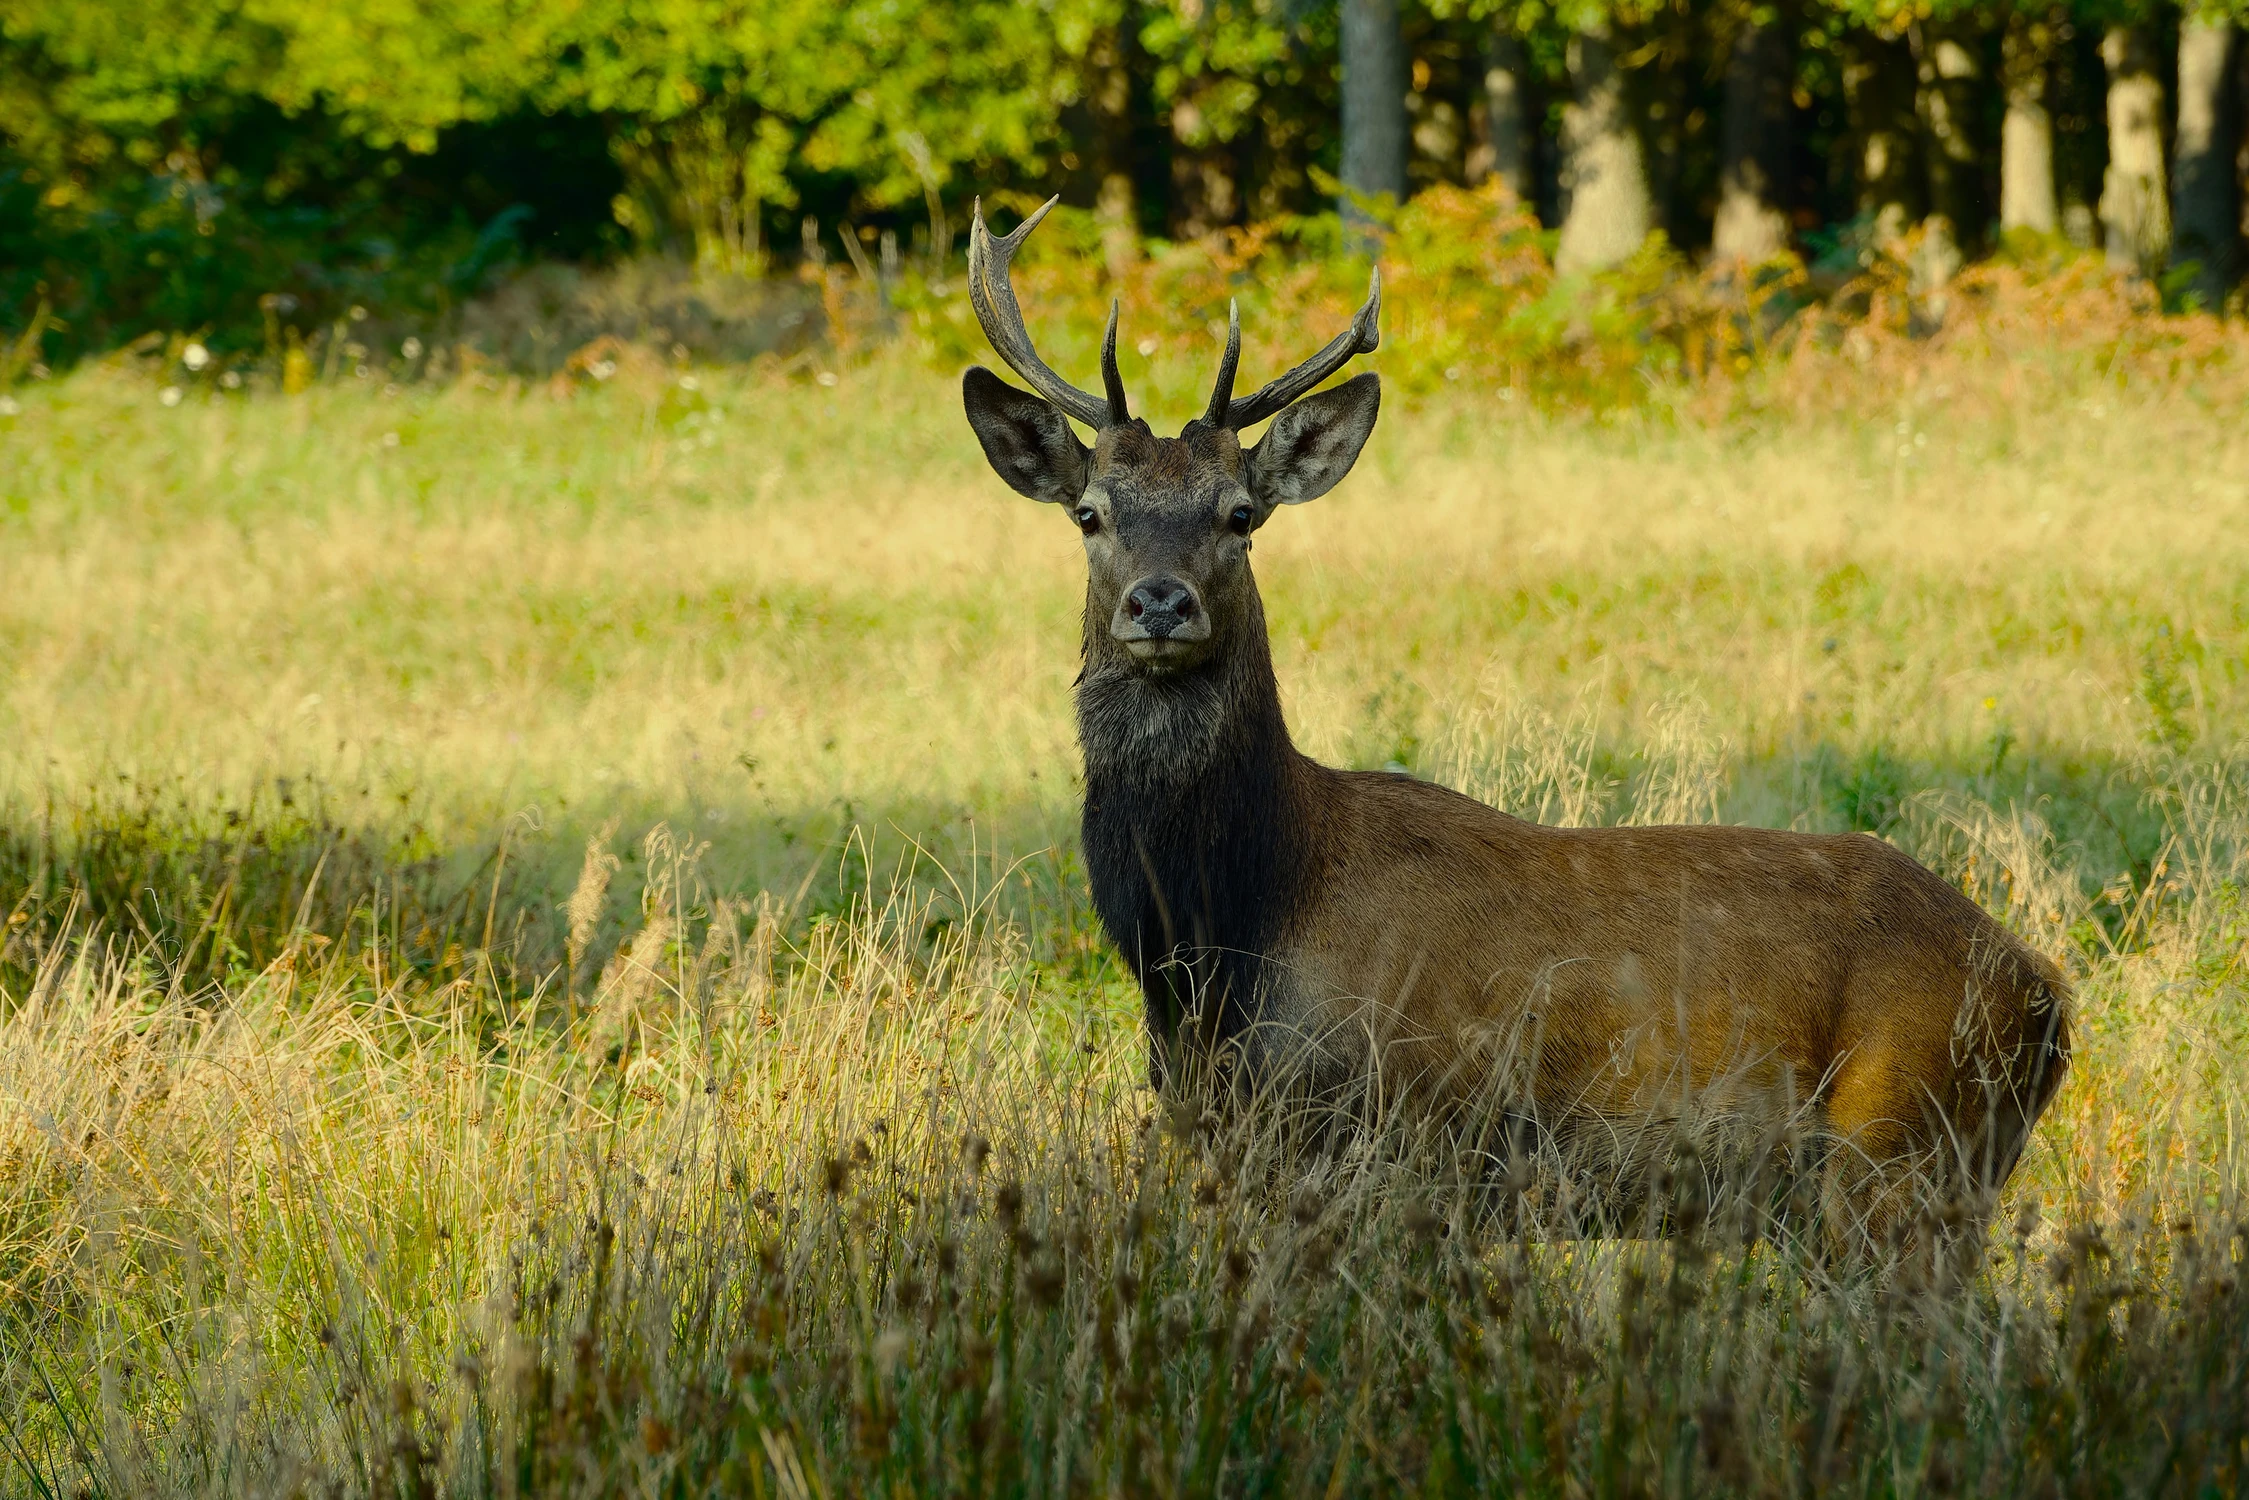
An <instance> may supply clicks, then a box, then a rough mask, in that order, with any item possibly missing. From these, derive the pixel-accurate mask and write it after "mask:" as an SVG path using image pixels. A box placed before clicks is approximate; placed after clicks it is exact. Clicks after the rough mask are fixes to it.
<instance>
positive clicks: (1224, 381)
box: [1018, 231, 1382, 432]
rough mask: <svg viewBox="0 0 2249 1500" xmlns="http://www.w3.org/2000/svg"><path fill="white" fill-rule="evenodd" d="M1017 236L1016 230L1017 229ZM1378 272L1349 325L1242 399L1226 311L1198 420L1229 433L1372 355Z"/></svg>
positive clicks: (1235, 319) (1233, 320) (1377, 335)
mask: <svg viewBox="0 0 2249 1500" xmlns="http://www.w3.org/2000/svg"><path fill="white" fill-rule="evenodd" d="M1018 232H1020V231H1018ZM1381 318H1382V271H1381V268H1379V267H1377V268H1376V270H1375V273H1374V276H1373V278H1372V279H1371V280H1370V281H1369V282H1368V283H1367V300H1366V302H1365V304H1364V305H1362V306H1361V307H1360V308H1359V313H1358V316H1357V317H1354V318H1353V319H1352V320H1351V326H1350V327H1349V328H1346V329H1345V330H1343V332H1341V333H1339V334H1337V335H1336V336H1335V337H1334V338H1332V339H1330V340H1328V346H1327V347H1326V348H1325V349H1322V350H1321V351H1320V352H1319V353H1317V354H1315V355H1313V356H1312V357H1311V358H1310V359H1308V360H1306V361H1305V362H1304V363H1302V364H1300V365H1298V366H1297V367H1296V368H1295V369H1293V370H1291V371H1289V372H1288V373H1287V374H1286V375H1283V376H1282V377H1281V378H1280V379H1278V380H1275V381H1272V382H1271V383H1269V384H1268V385H1266V386H1265V387H1264V388H1263V389H1262V390H1260V391H1258V393H1257V394H1256V395H1254V396H1251V397H1250V398H1249V399H1248V400H1246V401H1236V400H1234V399H1233V397H1234V367H1235V366H1236V365H1237V364H1239V363H1240V362H1241V357H1242V319H1241V314H1240V313H1239V312H1237V311H1236V310H1235V309H1234V307H1233V306H1232V305H1231V304H1229V305H1228V307H1227V309H1226V353H1225V355H1224V356H1223V357H1222V358H1220V360H1219V362H1218V383H1217V385H1216V386H1215V387H1213V388H1212V390H1211V393H1210V410H1209V412H1208V413H1207V414H1205V416H1204V417H1203V420H1204V421H1206V422H1208V423H1209V424H1210V425H1211V426H1213V427H1225V428H1229V429H1231V430H1233V431H1235V432H1239V431H1241V430H1242V429H1243V428H1244V427H1248V426H1251V425H1252V424H1254V423H1257V422H1262V421H1264V420H1265V419H1266V418H1267V417H1269V416H1271V415H1273V414H1274V413H1275V412H1277V411H1279V410H1280V409H1281V408H1282V407H1284V406H1287V405H1288V404H1289V403H1290V402H1292V401H1294V400H1295V399H1296V398H1297V397H1299V396H1301V395H1303V394H1304V393H1305V392H1306V391H1308V390H1310V389H1312V387H1314V386H1316V385H1318V384H1319V383H1320V382H1321V381H1323V380H1325V379H1327V378H1328V377H1329V376H1330V375H1333V374H1334V373H1335V372H1336V371H1338V370H1340V369H1342V368H1343V366H1344V365H1345V363H1346V362H1348V361H1349V360H1350V358H1351V356H1352V355H1354V354H1372V353H1373V352H1374V351H1375V349H1376V348H1377V347H1378V346H1379V345H1380V344H1381V343H1382V329H1381V327H1380V326H1379V324H1380V322H1381Z"/></svg>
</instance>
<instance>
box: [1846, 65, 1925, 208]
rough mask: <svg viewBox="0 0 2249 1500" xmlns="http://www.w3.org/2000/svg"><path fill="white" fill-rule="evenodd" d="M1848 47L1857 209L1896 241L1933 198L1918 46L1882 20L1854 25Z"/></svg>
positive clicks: (1847, 69) (1848, 75)
mask: <svg viewBox="0 0 2249 1500" xmlns="http://www.w3.org/2000/svg"><path fill="white" fill-rule="evenodd" d="M1845 47H1846V51H1845V62H1844V68H1843V89H1844V96H1845V99H1846V101H1847V103H1848V105H1849V108H1850V115H1851V132H1852V136H1853V138H1854V142H1855V148H1856V149H1855V150H1854V152H1853V155H1854V157H1855V160H1854V161H1853V163H1852V166H1853V168H1854V169H1855V170H1854V173H1853V177H1854V180H1855V181H1856V183H1857V198H1858V215H1859V218H1860V219H1861V220H1862V221H1863V222H1864V223H1865V225H1866V226H1867V232H1868V234H1869V236H1870V238H1871V239H1872V241H1873V243H1874V244H1876V245H1889V244H1893V243H1895V242H1896V241H1897V240H1898V239H1899V238H1900V237H1901V236H1903V235H1904V234H1905V232H1906V230H1907V229H1908V228H1910V227H1911V226H1912V225H1913V224H1915V223H1917V222H1919V221H1920V218H1921V216H1922V213H1923V212H1924V209H1925V207H1926V205H1927V202H1928V191H1927V178H1926V177H1925V176H1924V174H1923V172H1922V170H1921V160H1922V152H1921V130H1920V120H1919V116H1918V114H1917V112H1916V109H1915V96H1916V95H1917V93H1918V91H1919V84H1918V82H1917V70H1916V68H1915V66H1914V61H1913V49H1912V44H1911V43H1910V42H1908V41H1907V40H1906V38H1905V36H1904V35H1903V33H1902V32H1899V31H1894V30H1887V29H1885V28H1884V26H1883V24H1882V23H1880V22H1879V21H1875V22H1870V23H1869V24H1865V25H1862V26H1860V27H1857V28H1855V29H1854V30H1853V31H1852V32H1851V33H1850V35H1849V39H1848V41H1847V42H1846V44H1845Z"/></svg>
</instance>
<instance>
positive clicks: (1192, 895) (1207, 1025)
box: [1078, 583, 1313, 1081]
mask: <svg viewBox="0 0 2249 1500" xmlns="http://www.w3.org/2000/svg"><path fill="white" fill-rule="evenodd" d="M1108 618H1109V617H1108V611H1107V610H1105V609H1099V608H1097V607H1096V606H1095V605H1094V603H1093V601H1092V600H1091V599H1090V597H1089V598H1088V600H1087V605H1086V621H1085V641H1084V652H1085V670H1084V672H1083V673H1082V674H1081V675H1080V677H1079V680H1078V740H1079V743H1080V745H1081V746H1082V747H1083V749H1084V751H1085V780H1086V795H1085V821H1084V828H1083V833H1084V841H1085V855H1086V869H1087V875H1088V876H1089V878H1090V880H1091V883H1092V886H1093V900H1094V906H1095V908H1096V910H1098V911H1099V912H1100V914H1101V920H1102V923H1103V925H1104V926H1106V927H1107V928H1108V930H1109V936H1110V937H1111V939H1112V940H1114V941H1115V943H1116V944H1117V947H1118V949H1119V950H1120V951H1121V952H1122V953H1123V954H1124V956H1125V959H1126V961H1127V962H1129V963H1130V964H1131V965H1132V967H1133V971H1134V973H1135V974H1136V975H1137V976H1138V978H1139V979H1140V983H1141V988H1142V991H1143V992H1144V994H1145V995H1146V998H1147V1003H1148V1023H1149V1027H1150V1031H1151V1035H1152V1036H1153V1037H1154V1038H1155V1039H1156V1042H1157V1046H1156V1047H1155V1048H1153V1049H1152V1050H1151V1054H1150V1066H1151V1070H1152V1071H1153V1072H1155V1073H1156V1075H1157V1077H1158V1079H1159V1081H1160V1080H1161V1078H1162V1076H1163V1074H1164V1072H1165V1069H1166V1066H1167V1059H1166V1058H1165V1056H1164V1054H1165V1053H1167V1052H1168V1051H1170V1050H1172V1043H1173V1041H1174V1038H1175V1037H1176V1035H1177V1033H1178V1031H1179V1027H1180V1022H1181V1019H1182V1018H1183V1017H1185V1016H1188V1015H1195V1014H1199V1015H1200V1017H1201V1023H1200V1032H1201V1036H1202V1038H1203V1039H1204V1040H1205V1041H1207V1042H1223V1041H1226V1040H1229V1039H1232V1038H1235V1037H1238V1036H1240V1035H1241V1033H1242V1031H1243V1030H1244V1028H1245V1027H1246V1026H1247V1025H1248V1023H1249V1021H1250V1020H1251V1019H1252V1018H1253V1017H1254V1015H1255V1013H1256V1007H1257V1001H1258V997H1259V993H1260V989H1261V987H1262V985H1263V984H1264V983H1265V982H1266V979H1267V976H1266V974H1265V972H1264V963H1263V960H1262V958H1261V957H1260V955H1262V954H1263V953H1265V952H1267V951H1269V950H1270V948H1271V946H1272V945H1273V941H1274V939H1276V938H1277V937H1278V936H1280V925H1281V921H1282V919H1283V917H1284V915H1285V914H1286V913H1287V912H1288V911H1289V910H1290V909H1291V908H1292V906H1293V905H1294V902H1295V898H1296V893H1297V891H1298V889H1299V888H1300V887H1301V886H1302V884H1303V882H1304V880H1305V877H1306V872H1307V869H1308V866H1309V865H1310V862H1311V851H1312V846H1313V829H1312V827H1311V822H1310V819H1309V817H1308V816H1307V814H1308V813H1309V811H1310V808H1309V806H1308V798H1307V797H1306V795H1305V793H1306V787H1305V782H1306V778H1307V776H1308V775H1309V774H1311V772H1312V767H1311V765H1310V762H1308V761H1306V760H1305V759H1304V757H1303V756H1301V755H1299V754H1298V753H1297V751H1296V748H1295V746H1293V745H1292V744H1291V743H1290V742H1289V737H1288V726H1287V725H1286V723H1285V722H1283V720H1282V717H1281V699H1280V689H1279V686H1278V684H1277V683H1276V682H1275V681H1274V678H1273V658H1272V652H1271V650H1270V648H1269V647H1268V645H1267V642H1266V637H1265V611H1264V606H1263V604H1262V602H1261V601H1260V600H1259V599H1258V598H1257V593H1256V585H1255V584H1254V583H1252V584H1251V585H1250V597H1249V600H1248V607H1247V608H1246V609H1244V610H1242V611H1241V612H1240V613H1239V615H1238V617H1237V623H1236V624H1235V626H1234V631H1233V634H1232V636H1231V637H1229V638H1226V639H1221V640H1219V641H1217V642H1215V643H1214V648H1213V650H1212V651H1211V653H1210V655H1209V657H1208V659H1207V660H1205V661H1204V662H1203V663H1202V664H1201V665H1200V666H1198V667H1196V668H1194V669H1192V670H1190V671H1185V672H1180V673H1176V674H1170V675H1165V676H1153V675H1150V674H1148V673H1146V672H1144V671H1142V670H1141V669H1140V668H1139V667H1138V665H1137V664H1136V663H1134V661H1133V660H1132V658H1131V656H1130V655H1129V654H1128V653H1127V652H1126V650H1125V648H1124V647H1123V646H1122V645H1120V644H1118V643H1117V642H1116V641H1115V640H1114V639H1112V638H1111V637H1110V635H1109V629H1108Z"/></svg>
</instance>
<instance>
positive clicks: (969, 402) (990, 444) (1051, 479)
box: [961, 365, 1092, 505]
mask: <svg viewBox="0 0 2249 1500" xmlns="http://www.w3.org/2000/svg"><path fill="white" fill-rule="evenodd" d="M961 401H962V403H963V404H964V405H966V406H967V408H968V425H969V426H971V427H973V428H975V429H976V441H977V442H979V443H982V444H983V445H984V457H985V458H986V459H988V460H990V462H991V465H992V469H993V472H995V473H997V474H998V475H999V476H1000V478H1002V479H1004V480H1006V481H1007V482H1008V483H1009V484H1010V485H1011V486H1013V487H1014V489H1015V491H1016V493H1017V494H1021V495H1028V496H1030V497H1031V498H1032V499H1033V500H1045V501H1047V502H1049V503H1051V504H1054V505H1069V504H1071V503H1073V502H1074V501H1076V500H1077V498H1078V497H1079V496H1080V495H1082V494H1084V493H1085V479H1086V460H1087V459H1089V458H1091V457H1092V450H1090V449H1088V448H1087V447H1086V445H1085V444H1083V443H1081V442H1079V441H1078V435H1077V434H1076V433H1074V432H1072V431H1071V430H1070V419H1069V418H1068V417H1065V416H1063V415H1062V413H1061V412H1059V411H1057V410H1056V409H1055V408H1054V407H1053V406H1052V405H1051V404H1050V403H1048V402H1046V401H1043V400H1041V399H1040V398H1039V397H1037V396H1034V395H1032V394H1031V393H1030V392H1029V391H1019V390H1017V389H1016V388H1015V387H1014V386H1012V385H1009V384H1008V383H1007V382H1006V381H1004V380H1002V379H1000V378H999V376H997V375H994V374H993V373H992V372H991V371H990V370H987V369H985V368H984V367H983V366H982V365H978V366H977V367H976V368H974V369H972V370H970V371H969V372H968V373H967V374H966V375H964V376H962V377H961Z"/></svg>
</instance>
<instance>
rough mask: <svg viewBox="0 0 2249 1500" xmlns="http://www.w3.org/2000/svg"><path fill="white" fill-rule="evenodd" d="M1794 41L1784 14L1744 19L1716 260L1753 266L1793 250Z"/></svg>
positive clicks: (1722, 170) (1733, 55)
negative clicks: (1789, 200)
mask: <svg viewBox="0 0 2249 1500" xmlns="http://www.w3.org/2000/svg"><path fill="white" fill-rule="evenodd" d="M1794 40H1795V39H1794V37H1793V35H1792V34H1791V22H1790V20H1789V18H1788V16H1787V15H1786V14H1785V13H1783V14H1782V15H1780V16H1778V17H1776V18H1775V19H1773V20H1771V21H1768V22H1766V23H1764V24H1761V25H1760V24H1758V23H1757V22H1755V21H1748V22H1744V23H1743V25H1742V28H1741V30H1740V31H1739V32H1738V33H1736V34H1735V37H1734V45H1733V50H1732V51H1731V52H1730V53H1729V54H1728V55H1727V58H1726V106H1725V108H1726V114H1725V120H1724V124H1723V127H1722V134H1721V141H1720V151H1721V153H1722V154H1721V156H1720V159H1719V164H1718V217H1717V221H1716V223H1715V224H1714V225H1713V227H1712V230H1711V237H1710V253H1711V256H1712V258H1713V259H1716V260H1720V261H1737V262H1740V263H1742V264H1745V265H1755V264H1757V263H1758V262H1759V261H1765V260H1770V259H1772V258H1773V257H1774V256H1776V255H1778V254H1780V253H1781V252H1782V251H1783V250H1785V249H1787V248H1788V213H1787V210H1786V209H1785V208H1784V207H1783V206H1782V203H1781V196H1782V191H1783V188H1782V184H1783V182H1784V181H1785V180H1786V177H1787V172H1788V154H1789V150H1788V148H1789V128H1788V127H1789V124H1790V118H1789V90H1790V86H1791V85H1792V84H1793V83H1794V81H1795V77H1794V74H1795V65H1796V57H1795V50H1796V49H1795V46H1794Z"/></svg>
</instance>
